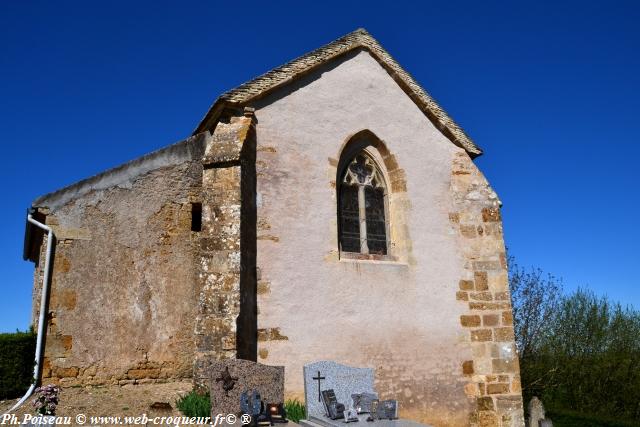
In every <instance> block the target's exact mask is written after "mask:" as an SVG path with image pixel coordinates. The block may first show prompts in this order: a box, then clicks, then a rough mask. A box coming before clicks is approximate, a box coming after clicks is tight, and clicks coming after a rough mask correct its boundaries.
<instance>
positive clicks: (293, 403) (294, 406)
mask: <svg viewBox="0 0 640 427" xmlns="http://www.w3.org/2000/svg"><path fill="white" fill-rule="evenodd" d="M284 409H285V411H287V419H290V420H291V421H293V422H294V423H297V422H299V421H300V420H303V419H305V412H306V411H305V408H304V405H303V404H302V403H300V401H299V400H298V399H293V400H291V399H289V400H287V401H286V402H284Z"/></svg>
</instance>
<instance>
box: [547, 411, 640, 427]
mask: <svg viewBox="0 0 640 427" xmlns="http://www.w3.org/2000/svg"><path fill="white" fill-rule="evenodd" d="M547 417H548V418H550V419H551V421H553V427H640V421H623V420H615V419H613V418H609V417H602V416H598V415H588V414H585V413H582V412H576V411H570V410H566V409H560V410H549V411H547Z"/></svg>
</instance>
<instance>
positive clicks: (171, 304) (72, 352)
mask: <svg viewBox="0 0 640 427" xmlns="http://www.w3.org/2000/svg"><path fill="white" fill-rule="evenodd" d="M203 143H204V141H203V139H202V138H201V137H198V138H192V139H190V140H187V141H184V142H182V143H179V144H177V145H174V146H171V147H168V148H167V149H164V150H161V151H159V152H157V153H152V154H151V155H149V156H145V158H143V159H141V160H137V161H134V162H131V163H129V164H127V165H124V166H121V167H119V168H116V169H114V170H111V171H107V172H105V173H103V174H101V175H98V176H96V177H93V178H90V179H88V180H85V181H82V182H80V183H78V184H74V185H73V186H71V187H68V188H67V189H63V190H60V191H58V192H56V193H52V194H50V195H47V196H44V197H42V198H40V199H38V200H37V201H36V202H34V205H35V206H38V207H39V208H38V211H39V213H40V214H43V215H46V224H47V225H50V226H51V227H52V228H53V230H54V233H55V235H56V244H55V247H54V251H55V252H54V259H53V272H52V282H51V292H50V298H49V310H48V316H47V319H48V328H47V336H46V347H45V359H44V363H43V373H42V377H43V378H42V380H43V382H59V383H61V384H63V385H79V384H115V383H119V384H126V383H134V382H148V381H159V380H165V379H167V378H190V377H191V376H192V367H193V359H194V352H195V342H194V334H193V331H194V328H195V324H194V319H195V318H196V308H197V305H196V304H195V303H194V302H195V300H196V296H197V294H198V293H199V290H198V288H197V285H198V282H197V280H196V277H197V274H198V272H199V268H198V266H199V265H198V262H199V259H198V258H197V256H196V255H197V253H198V246H199V245H198V243H199V240H198V238H197V233H195V232H193V231H191V219H192V218H191V217H192V214H191V210H192V204H193V203H194V202H198V201H200V198H201V194H200V193H201V186H202V163H201V158H202V154H203ZM43 215H41V217H42V216H43ZM45 247H46V238H45V239H43V241H42V244H41V256H39V257H37V264H36V272H35V275H34V310H33V322H34V324H35V323H36V322H37V316H38V310H39V299H40V289H41V288H40V286H41V280H42V267H43V265H44V253H43V252H42V251H44V248H45Z"/></svg>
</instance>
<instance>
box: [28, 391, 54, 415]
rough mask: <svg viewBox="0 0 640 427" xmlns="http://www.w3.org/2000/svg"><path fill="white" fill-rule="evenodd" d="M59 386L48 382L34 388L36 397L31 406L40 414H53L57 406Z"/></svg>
mask: <svg viewBox="0 0 640 427" xmlns="http://www.w3.org/2000/svg"><path fill="white" fill-rule="evenodd" d="M59 393H60V388H59V387H58V386H56V385H53V384H49V385H46V386H43V387H38V388H37V389H36V399H35V400H34V401H33V406H34V407H35V408H36V412H37V413H38V414H40V415H55V414H56V407H57V406H58V394H59Z"/></svg>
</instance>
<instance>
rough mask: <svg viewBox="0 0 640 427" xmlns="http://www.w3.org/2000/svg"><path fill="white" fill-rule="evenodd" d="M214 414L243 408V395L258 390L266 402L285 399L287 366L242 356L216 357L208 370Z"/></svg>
mask: <svg viewBox="0 0 640 427" xmlns="http://www.w3.org/2000/svg"><path fill="white" fill-rule="evenodd" d="M208 376H209V390H210V395H211V416H212V419H214V418H215V416H216V415H217V414H223V415H227V414H235V415H238V414H239V413H240V412H241V411H240V395H241V394H242V393H243V392H245V391H246V392H249V393H250V392H251V391H253V390H257V391H258V392H259V393H260V396H261V397H262V399H263V400H265V401H266V403H282V402H284V366H267V365H262V364H260V363H256V362H252V361H249V360H242V359H227V360H216V361H212V362H211V364H210V366H209V371H208Z"/></svg>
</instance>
